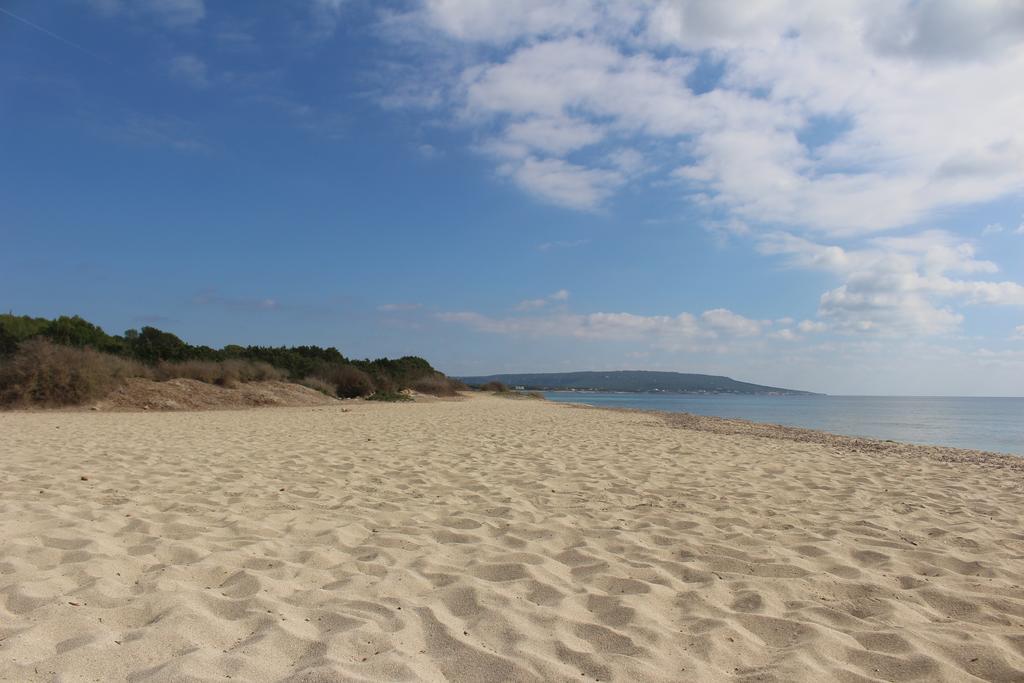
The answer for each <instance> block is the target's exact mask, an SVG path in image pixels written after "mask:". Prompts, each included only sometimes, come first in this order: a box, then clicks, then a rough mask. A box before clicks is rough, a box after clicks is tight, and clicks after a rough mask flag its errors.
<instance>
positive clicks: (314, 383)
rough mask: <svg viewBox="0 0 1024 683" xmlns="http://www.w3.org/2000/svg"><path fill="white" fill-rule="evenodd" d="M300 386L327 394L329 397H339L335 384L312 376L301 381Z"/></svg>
mask: <svg viewBox="0 0 1024 683" xmlns="http://www.w3.org/2000/svg"><path fill="white" fill-rule="evenodd" d="M299 384H301V385H302V386H304V387H309V388H310V389H316V390H317V391H319V392H320V393H322V394H327V395H328V396H337V395H338V391H337V389H336V387H335V386H334V385H333V384H331V383H330V382H325V381H324V380H322V379H320V378H319V377H314V376H312V375H310V376H309V377H306V378H304V379H301V380H299Z"/></svg>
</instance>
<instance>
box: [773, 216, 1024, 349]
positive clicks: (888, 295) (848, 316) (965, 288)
mask: <svg viewBox="0 0 1024 683" xmlns="http://www.w3.org/2000/svg"><path fill="white" fill-rule="evenodd" d="M759 248H760V250H761V251H762V252H763V253H766V254H775V255H783V256H786V257H787V258H788V262H789V263H790V264H791V265H793V266H797V267H801V268H808V269H815V270H823V271H825V272H828V273H831V274H833V275H835V276H837V277H839V278H841V279H842V280H843V284H841V285H840V286H838V287H836V288H834V289H832V290H829V291H827V292H825V293H824V294H822V295H821V298H820V301H819V308H818V314H819V316H820V317H821V318H822V321H824V322H827V323H829V324H830V325H831V326H833V327H835V328H836V329H837V330H839V331H844V332H869V333H873V334H882V335H903V334H939V333H944V332H950V331H953V330H955V329H957V328H958V327H959V326H960V324H961V322H962V321H963V315H962V314H960V313H959V312H957V311H955V310H953V309H952V308H951V307H950V304H951V303H954V302H959V303H962V304H989V305H1005V306H1018V305H1024V286H1021V285H1020V284H1018V283H1016V282H1010V281H989V280H977V279H958V278H955V277H951V275H953V274H962V275H972V274H978V273H995V272H997V271H998V268H997V266H996V265H995V264H994V263H992V262H991V261H985V260H979V259H977V258H976V257H975V249H974V246H973V245H971V244H970V243H969V242H963V241H960V240H959V239H957V238H955V237H954V236H953V235H950V234H949V233H946V232H942V231H938V230H929V231H924V232H920V233H917V234H913V235H908V236H902V237H879V238H873V239H870V240H868V241H867V246H865V247H863V248H858V249H847V248H842V247H839V246H836V245H823V244H819V243H816V242H813V241H810V240H807V239H804V238H800V237H796V236H794V235H791V234H788V233H776V234H770V235H766V236H763V237H762V238H761V241H760V244H759ZM820 324H822V322H818V323H812V322H808V324H807V329H806V330H805V329H803V323H801V328H800V329H801V331H812V330H813V331H820V330H819V328H818V325H820Z"/></svg>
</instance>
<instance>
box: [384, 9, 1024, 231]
mask: <svg viewBox="0 0 1024 683" xmlns="http://www.w3.org/2000/svg"><path fill="white" fill-rule="evenodd" d="M1021 14H1022V10H1021V9H1020V3H1018V2H1010V1H1009V0H1003V1H1000V0H991V1H988V2H976V3H951V2H946V1H944V0H922V1H921V2H910V1H909V0H903V1H898V2H889V1H884V2H883V1H882V0H871V1H869V2H859V1H858V2H854V1H853V0H837V1H836V2H830V3H817V2H810V1H809V0H803V1H801V0H749V1H745V2H741V3H737V2H708V1H706V0H672V1H668V0H665V1H662V2H649V3H640V2H619V3H607V2H600V1H599V0H560V1H550V2H542V1H540V0H501V1H500V2H499V1H497V0H495V1H494V2H485V1H483V0H426V1H425V2H424V3H423V4H422V5H420V6H419V8H418V9H416V10H414V11H413V12H411V13H409V14H407V15H404V18H405V22H406V27H408V25H410V24H411V25H414V26H418V27H419V28H420V29H421V30H420V33H421V34H423V33H424V29H425V30H426V31H427V32H429V31H434V35H435V36H437V37H439V39H440V40H441V41H442V42H446V43H447V44H450V45H455V46H457V48H456V49H458V47H464V48H467V49H465V50H463V52H462V53H461V54H463V55H464V59H463V61H462V62H461V63H460V65H458V66H455V67H454V75H452V76H449V75H446V74H447V73H448V72H445V71H441V72H440V73H441V75H440V76H437V77H436V78H435V80H434V82H433V83H432V84H431V87H430V92H432V93H433V97H434V99H432V101H431V106H437V107H442V108H444V109H445V110H446V111H448V113H449V114H450V115H451V117H452V119H453V120H455V121H457V122H458V123H460V124H461V125H464V126H467V127H470V128H473V129H475V130H477V131H478V132H479V133H480V135H481V136H482V137H483V138H484V142H483V144H482V145H481V148H482V149H485V150H487V151H488V152H489V153H491V154H494V155H496V156H497V157H498V167H499V168H500V169H501V170H502V172H503V173H505V174H506V175H509V176H510V177H513V178H514V179H515V180H516V182H517V184H518V185H519V186H520V187H522V188H523V189H524V190H525V191H527V192H529V193H531V194H533V195H535V196H538V197H540V198H541V199H544V200H546V201H551V202H554V203H558V204H561V205H563V206H568V207H570V208H576V209H583V210H592V209H594V208H596V207H599V206H601V205H603V204H604V203H605V202H607V201H608V200H609V199H610V198H611V197H613V196H614V195H615V194H616V193H617V192H618V191H619V190H620V189H621V188H623V187H624V186H626V185H627V184H629V183H631V182H638V180H637V178H638V177H639V176H638V175H636V174H635V173H634V172H633V171H632V170H631V169H630V168H628V167H629V166H635V164H623V163H621V161H622V159H619V160H618V162H619V163H616V160H614V159H610V158H609V156H608V154H609V153H610V151H609V150H608V149H606V148H607V147H609V146H614V147H622V146H625V147H628V148H636V147H640V148H643V147H645V146H657V148H658V149H659V150H669V149H673V146H674V148H675V149H677V150H678V151H677V153H676V156H675V161H674V163H672V161H671V160H670V161H669V167H670V168H671V167H674V168H675V172H674V177H675V178H677V179H678V180H679V182H682V183H684V184H685V185H686V186H687V190H693V189H696V190H699V191H700V192H702V193H703V194H704V195H705V198H706V202H707V203H708V205H709V206H712V207H714V206H718V207H721V208H723V209H725V210H726V211H727V212H729V213H730V214H731V216H732V217H733V218H737V219H741V220H745V221H749V222H751V223H754V224H765V223H775V224H782V225H786V226H789V228H790V229H794V228H800V229H806V230H813V231H820V232H826V233H831V234H845V235H857V234H865V233H870V232H873V231H880V230H887V229H891V228H895V227H899V226H903V225H908V224H913V223H916V222H919V221H920V220H922V219H923V218H926V217H927V216H929V215H931V214H932V213H933V212H935V211H936V210H937V209H940V208H943V207H947V206H958V205H964V204H972V203H978V202H985V201H989V200H992V199H995V198H997V197H1001V196H1005V195H1008V194H1012V193H1016V192H1020V191H1021V189H1022V188H1024V131H1022V130H1021V128H1020V126H1019V125H1018V123H1017V120H1018V118H1019V112H1020V111H1021V110H1022V108H1024V92H1022V91H1021V89H1020V88H1019V87H1018V84H1019V83H1020V82H1021V81H1022V80H1024V40H1021V38H1022V37H1024V29H1022V28H1021V24H1022V21H1021ZM405 35H408V33H406V34H405ZM435 39H438V38H435ZM701 58H703V59H705V60H712V61H715V62H717V63H718V64H720V65H721V67H722V74H721V78H717V79H715V78H712V79H707V81H708V82H706V83H699V85H700V87H699V88H698V87H696V85H695V81H693V78H694V74H695V68H696V66H697V65H698V63H699V60H700V59H701ZM697 80H698V81H699V80H700V79H699V78H698V79H697ZM815 130H818V131H819V134H817V135H816V134H815V133H814V131H815ZM822 131H823V132H822ZM949 131H956V135H953V136H951V135H950V134H949ZM591 152H594V153H591ZM524 160H528V161H524ZM548 175H551V176H552V177H551V180H553V181H554V184H556V185H559V187H557V188H555V189H551V187H550V184H549V183H548V182H546V179H547V176H548Z"/></svg>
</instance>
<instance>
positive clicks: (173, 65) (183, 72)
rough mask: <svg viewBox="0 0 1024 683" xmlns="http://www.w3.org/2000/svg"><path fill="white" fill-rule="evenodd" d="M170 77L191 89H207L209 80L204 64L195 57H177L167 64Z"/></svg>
mask: <svg viewBox="0 0 1024 683" xmlns="http://www.w3.org/2000/svg"><path fill="white" fill-rule="evenodd" d="M168 72H169V73H170V75H171V77H172V78H174V79H176V80H178V81H181V82H182V83H185V84H186V85H190V86H192V87H193V88H200V89H201V88H207V87H209V85H210V78H209V75H208V74H207V68H206V62H204V61H203V60H202V59H200V58H199V57H197V56H195V55H178V56H176V57H174V58H172V59H171V61H170V63H169V64H168Z"/></svg>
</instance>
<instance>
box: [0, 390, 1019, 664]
mask: <svg viewBox="0 0 1024 683" xmlns="http://www.w3.org/2000/svg"><path fill="white" fill-rule="evenodd" d="M911 450H912V449H911ZM0 457H2V462H3V468H2V472H0V483H2V487H0V491H2V498H0V679H2V680H9V681H19V682H20V681H51V680H58V681H119V680H132V681H149V680H153V681H193V680H197V681H222V680H226V679H234V680H241V681H279V680H296V681H414V680H429V681H440V680H452V681H474V682H476V681H519V680H522V681H535V680H536V681H570V680H572V681H580V680H595V679H599V680H602V681H611V680H615V681H823V680H840V681H894V680H897V681H903V680H915V681H971V680H998V681H1021V680H1024V524H1022V523H1024V520H1022V512H1024V497H1022V481H1024V475H1022V473H1021V471H1020V470H1015V469H1013V468H1010V467H1005V466H1002V465H1001V464H1000V463H1005V461H1004V460H1001V459H999V458H992V459H990V460H987V459H985V458H981V459H975V460H973V461H965V462H958V461H955V460H950V459H943V458H939V457H931V456H930V455H928V454H917V455H914V454H913V453H907V452H903V453H891V452H886V451H880V452H873V451H871V450H870V449H868V450H857V449H855V448H852V447H848V446H844V445H843V444H842V443H838V444H832V443H827V442H824V443H819V442H814V441H798V440H793V439H787V438H771V437H768V436H765V435H762V434H742V433H732V434H730V433H715V432H714V431H708V430H697V429H691V428H683V427H680V426H678V425H676V426H674V425H672V424H670V423H668V422H667V421H666V420H665V419H663V418H661V417H659V416H657V415H651V414H640V413H630V412H615V411H605V410H586V409H580V408H574V407H572V406H566V405H556V404H550V403H546V402H542V401H527V400H521V401H513V400H507V399H500V398H491V397H478V398H473V399H467V400H464V401H439V402H433V403H422V404H397V405H394V404H390V405H389V404H372V403H360V404H347V405H345V406H341V405H334V406H325V407H305V408H266V409H251V410H240V411H214V412H179V413H104V412H78V413H68V412H55V413H44V412H36V413H6V414H0Z"/></svg>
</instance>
